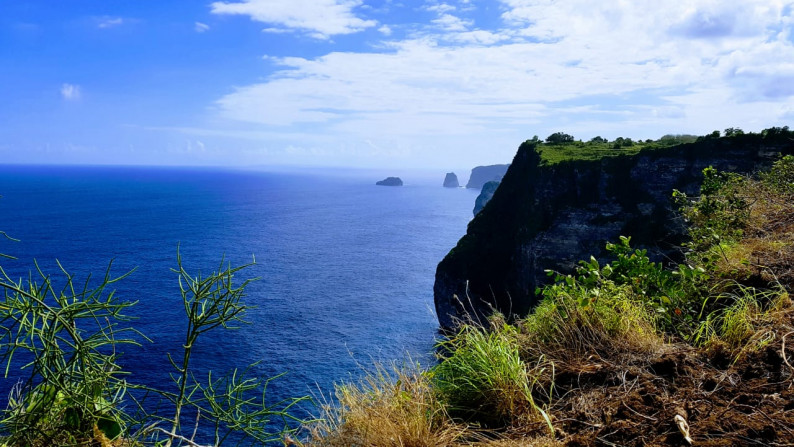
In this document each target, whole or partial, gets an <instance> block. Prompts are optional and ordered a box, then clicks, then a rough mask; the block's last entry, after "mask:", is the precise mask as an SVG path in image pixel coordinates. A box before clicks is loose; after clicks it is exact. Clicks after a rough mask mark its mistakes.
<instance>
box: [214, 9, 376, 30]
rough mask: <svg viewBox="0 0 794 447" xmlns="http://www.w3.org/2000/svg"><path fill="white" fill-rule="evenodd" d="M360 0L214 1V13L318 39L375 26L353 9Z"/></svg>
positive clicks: (373, 22)
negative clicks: (245, 19)
mask: <svg viewBox="0 0 794 447" xmlns="http://www.w3.org/2000/svg"><path fill="white" fill-rule="evenodd" d="M361 4H362V0H242V1H236V2H214V3H212V4H211V9H212V12H213V13H215V14H237V15H246V16H249V17H250V18H251V19H252V20H255V21H258V22H262V23H267V24H270V25H278V26H281V27H286V28H295V29H299V30H303V31H306V32H308V33H309V35H311V36H313V37H317V38H323V39H326V38H329V37H330V36H334V35H337V34H352V33H356V32H359V31H363V30H364V29H367V28H371V27H374V26H376V25H377V22H376V21H374V20H365V19H362V18H359V17H358V16H357V15H356V14H355V12H354V9H355V8H356V7H358V6H361Z"/></svg>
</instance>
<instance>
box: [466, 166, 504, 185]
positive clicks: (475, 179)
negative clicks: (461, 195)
mask: <svg viewBox="0 0 794 447" xmlns="http://www.w3.org/2000/svg"><path fill="white" fill-rule="evenodd" d="M509 167H510V165H489V166H477V167H476V168H474V169H472V170H471V175H470V176H469V181H468V182H467V183H466V187H467V188H472V189H482V187H483V185H485V184H486V183H488V182H498V181H501V180H502V177H504V175H505V172H507V168H509Z"/></svg>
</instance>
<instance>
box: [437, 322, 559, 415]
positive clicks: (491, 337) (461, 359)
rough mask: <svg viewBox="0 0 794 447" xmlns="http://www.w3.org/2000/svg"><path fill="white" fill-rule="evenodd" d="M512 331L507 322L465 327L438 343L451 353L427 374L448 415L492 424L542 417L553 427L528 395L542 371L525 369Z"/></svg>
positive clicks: (544, 413) (540, 408) (543, 412)
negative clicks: (487, 327) (491, 326)
mask: <svg viewBox="0 0 794 447" xmlns="http://www.w3.org/2000/svg"><path fill="white" fill-rule="evenodd" d="M516 335H517V332H516V330H515V329H514V328H512V327H510V326H506V325H505V326H503V327H501V328H497V329H496V330H492V331H486V330H484V329H482V328H476V327H472V326H466V327H464V328H463V329H461V331H460V332H459V333H458V334H457V335H456V336H454V337H452V338H450V339H449V340H447V341H444V342H442V343H440V344H439V348H441V349H442V350H445V351H447V352H449V353H451V354H450V355H449V356H447V357H445V358H443V359H442V361H441V362H440V363H439V364H438V365H437V366H436V367H435V368H433V370H432V372H431V374H432V378H433V383H434V384H435V385H436V387H437V389H438V392H439V394H440V396H441V399H442V400H443V401H444V402H445V403H446V404H447V405H448V406H449V411H450V414H452V415H453V416H457V417H461V418H463V419H465V420H470V421H475V422H478V423H482V424H484V425H485V426H491V427H493V426H503V425H507V424H509V423H514V422H517V421H538V420H543V421H545V422H546V423H547V424H548V425H549V427H550V428H551V420H550V418H549V416H548V414H547V413H546V411H545V410H544V409H543V408H542V407H541V406H540V405H538V403H536V401H535V399H534V398H533V395H532V387H533V385H534V384H535V383H536V382H537V381H538V377H537V375H538V374H540V373H541V372H542V370H541V371H538V370H535V369H533V371H532V373H530V372H528V368H527V365H525V364H524V362H523V361H522V360H521V356H520V354H519V346H518V342H517V338H516Z"/></svg>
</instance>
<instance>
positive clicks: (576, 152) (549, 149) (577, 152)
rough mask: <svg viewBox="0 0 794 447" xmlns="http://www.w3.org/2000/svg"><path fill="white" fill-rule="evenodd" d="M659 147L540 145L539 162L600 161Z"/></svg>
mask: <svg viewBox="0 0 794 447" xmlns="http://www.w3.org/2000/svg"><path fill="white" fill-rule="evenodd" d="M658 147H661V146H659V145H658V144H656V143H635V144H634V145H633V146H629V147H621V148H619V149H615V148H614V147H613V144H612V143H582V142H574V143H570V144H540V145H538V150H539V151H540V156H541V160H543V162H544V163H546V164H550V165H552V164H556V163H560V162H562V161H570V160H600V159H602V158H605V157H618V156H621V155H635V154H637V153H639V152H640V151H641V150H643V149H647V148H658Z"/></svg>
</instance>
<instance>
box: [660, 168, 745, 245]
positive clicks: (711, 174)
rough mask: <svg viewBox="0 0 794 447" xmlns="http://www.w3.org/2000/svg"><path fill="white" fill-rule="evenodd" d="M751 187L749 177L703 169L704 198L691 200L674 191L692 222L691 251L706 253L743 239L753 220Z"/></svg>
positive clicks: (674, 195) (689, 220)
mask: <svg viewBox="0 0 794 447" xmlns="http://www.w3.org/2000/svg"><path fill="white" fill-rule="evenodd" d="M747 187H748V183H747V179H746V178H745V177H742V176H740V175H738V174H734V173H728V172H720V171H717V170H716V169H714V168H713V167H708V168H705V169H703V184H702V186H701V187H700V197H698V198H696V199H690V198H689V197H687V195H686V194H684V193H682V192H680V191H678V190H674V191H673V199H674V201H675V202H676V203H677V204H678V206H679V208H680V210H681V213H682V215H683V216H684V218H685V219H686V220H687V222H688V223H689V230H688V232H689V237H690V239H691V242H690V243H689V244H688V246H689V248H690V249H692V250H693V251H697V252H704V251H705V249H707V248H708V247H710V246H712V245H714V244H719V243H721V242H723V241H726V242H729V241H734V240H736V239H737V238H739V237H741V236H742V234H743V228H744V226H745V223H746V222H747V218H748V217H749V203H748V201H747V199H746V190H747Z"/></svg>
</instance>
